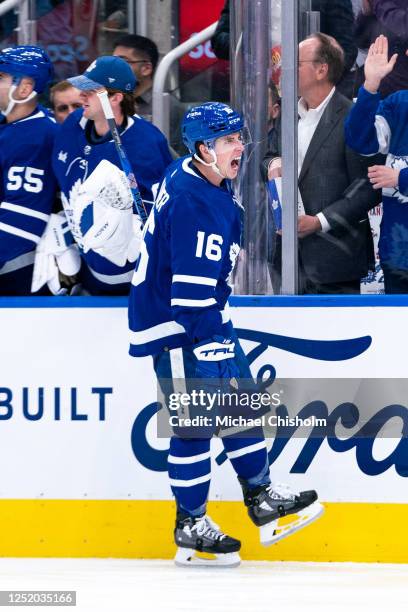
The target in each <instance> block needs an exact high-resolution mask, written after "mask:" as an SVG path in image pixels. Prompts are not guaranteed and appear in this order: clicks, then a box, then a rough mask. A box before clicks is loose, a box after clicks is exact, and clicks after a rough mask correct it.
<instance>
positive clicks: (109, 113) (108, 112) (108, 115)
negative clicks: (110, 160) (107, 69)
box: [98, 89, 147, 223]
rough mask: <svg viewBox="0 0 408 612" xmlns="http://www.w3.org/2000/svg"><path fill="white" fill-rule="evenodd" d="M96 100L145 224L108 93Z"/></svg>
mask: <svg viewBox="0 0 408 612" xmlns="http://www.w3.org/2000/svg"><path fill="white" fill-rule="evenodd" d="M98 98H99V99H100V101H101V105H102V110H103V114H104V115H105V119H106V121H107V122H108V126H109V130H110V133H111V135H112V138H113V142H114V143H115V148H116V152H117V154H118V157H119V161H120V165H121V166H122V170H123V172H124V173H125V176H126V179H127V181H128V184H129V187H130V191H131V192H132V196H133V201H134V203H135V207H136V211H137V214H138V215H139V217H140V218H141V220H142V222H143V223H145V221H146V219H147V211H146V208H145V205H144V204H143V200H142V197H141V195H140V191H139V186H138V184H137V181H136V177H135V175H134V173H133V170H132V166H131V165H130V162H129V160H128V157H127V155H126V151H125V149H124V148H123V145H122V141H121V139H120V136H119V132H118V127H117V125H116V121H115V117H114V114H113V110H112V107H111V105H110V102H109V98H108V92H107V91H106V89H104V90H102V91H98Z"/></svg>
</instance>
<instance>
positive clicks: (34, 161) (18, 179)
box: [0, 46, 56, 295]
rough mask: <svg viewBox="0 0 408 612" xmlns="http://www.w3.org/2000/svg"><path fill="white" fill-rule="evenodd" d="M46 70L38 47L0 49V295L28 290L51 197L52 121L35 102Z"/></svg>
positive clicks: (53, 187) (48, 75)
mask: <svg viewBox="0 0 408 612" xmlns="http://www.w3.org/2000/svg"><path fill="white" fill-rule="evenodd" d="M52 74H53V70H52V64H51V62H50V59H49V58H48V56H47V54H46V53H45V52H44V51H43V50H42V49H40V48H38V47H32V46H20V47H15V48H7V49H3V50H2V51H1V53H0V110H1V113H2V114H1V122H0V171H1V185H0V189H1V195H0V202H1V204H0V295H29V294H30V293H31V283H32V276H33V264H34V259H35V251H36V247H37V245H38V244H39V242H40V239H41V236H42V234H43V233H44V230H45V228H46V225H47V222H48V220H49V217H50V214H51V210H52V206H53V202H54V198H55V192H56V181H55V178H54V175H53V172H52V169H51V153H52V147H53V143H54V138H55V131H56V124H55V121H54V120H53V119H52V118H50V117H49V116H48V114H47V113H46V112H44V110H42V108H41V107H39V106H38V94H40V93H41V92H43V91H44V89H45V88H46V86H47V84H48V83H49V81H50V80H51V77H52Z"/></svg>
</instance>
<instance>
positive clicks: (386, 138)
mask: <svg viewBox="0 0 408 612" xmlns="http://www.w3.org/2000/svg"><path fill="white" fill-rule="evenodd" d="M375 129H376V132H377V139H378V144H379V149H378V152H379V153H383V154H384V155H386V154H387V153H388V152H389V150H390V142H391V129H390V126H389V125H388V121H387V120H386V119H385V117H383V116H382V115H376V116H375Z"/></svg>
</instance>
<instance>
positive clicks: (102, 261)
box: [53, 109, 172, 293]
mask: <svg viewBox="0 0 408 612" xmlns="http://www.w3.org/2000/svg"><path fill="white" fill-rule="evenodd" d="M82 113H83V111H82V109H79V110H77V111H75V112H73V113H72V114H71V115H70V116H69V117H68V118H67V119H66V120H65V121H64V123H63V124H62V126H61V128H60V131H59V133H58V135H57V138H56V140H55V146H54V153H53V167H54V171H55V174H56V176H57V179H58V183H59V185H60V188H61V192H62V196H63V198H62V199H63V204H64V209H65V213H66V215H67V219H68V222H69V223H70V226H71V231H72V233H73V235H74V238H75V239H76V240H77V242H78V244H79V247H80V251H81V257H82V259H83V262H85V264H86V265H85V269H86V270H85V272H84V270H83V279H82V280H83V282H84V284H85V287H86V289H88V290H90V291H91V293H115V292H118V293H127V290H128V288H129V283H130V280H131V277H132V274H133V270H134V263H130V262H127V263H126V264H125V265H124V266H118V265H116V264H114V263H112V262H111V261H109V260H108V259H106V258H105V257H103V256H101V255H100V254H99V253H96V252H95V251H93V250H89V251H88V252H87V253H84V252H83V251H82V249H81V243H80V240H79V237H78V236H76V229H75V227H74V224H73V222H72V219H73V209H74V207H75V202H76V199H77V197H78V193H79V191H80V186H81V184H82V183H83V182H84V181H85V180H86V179H87V178H89V177H90V176H91V175H92V173H93V171H94V170H95V169H96V168H97V166H98V165H99V164H100V162H101V161H102V160H108V161H109V162H111V163H112V164H114V165H115V166H117V167H118V168H121V166H120V161H119V158H118V153H117V151H116V149H115V145H114V142H113V140H112V139H111V137H110V135H107V137H106V138H101V139H99V140H98V141H94V140H92V139H91V138H90V129H89V128H91V127H92V125H93V123H92V122H90V121H88V120H87V119H85V118H84V117H82ZM121 140H122V143H123V146H124V148H125V151H126V154H127V157H128V159H129V162H130V164H131V166H132V169H133V172H134V174H135V176H136V179H137V182H138V185H139V189H140V194H141V196H142V199H143V201H144V204H145V206H146V208H147V210H148V211H150V209H151V207H152V205H153V199H154V198H153V192H152V187H153V186H154V185H158V183H159V181H160V180H161V179H162V177H163V175H164V172H165V170H166V168H167V166H168V165H169V164H170V163H171V161H172V157H171V154H170V151H169V148H168V145H167V141H166V139H165V137H164V136H163V134H162V133H161V132H160V130H158V129H157V128H156V127H155V126H154V125H152V124H150V123H148V122H147V121H145V120H144V119H142V118H140V117H139V116H138V115H135V116H133V117H128V121H127V126H126V127H125V129H124V130H122V131H121ZM84 278H85V281H84Z"/></svg>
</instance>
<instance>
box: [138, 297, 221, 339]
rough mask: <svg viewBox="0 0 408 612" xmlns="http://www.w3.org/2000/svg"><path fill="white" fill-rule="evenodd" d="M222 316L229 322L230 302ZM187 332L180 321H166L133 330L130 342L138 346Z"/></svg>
mask: <svg viewBox="0 0 408 612" xmlns="http://www.w3.org/2000/svg"><path fill="white" fill-rule="evenodd" d="M221 316H222V322H223V323H228V321H229V320H230V318H231V317H230V313H229V308H228V304H226V307H225V309H224V310H222V311H221ZM185 333H186V330H185V328H184V327H183V326H182V325H180V324H179V323H176V321H166V322H165V323H159V324H158V325H154V326H153V327H148V328H146V329H142V330H141V331H131V332H130V342H131V344H135V345H136V346H137V345H139V344H146V343H148V342H154V341H155V340H160V339H161V338H168V337H169V336H174V335H176V334H185Z"/></svg>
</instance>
